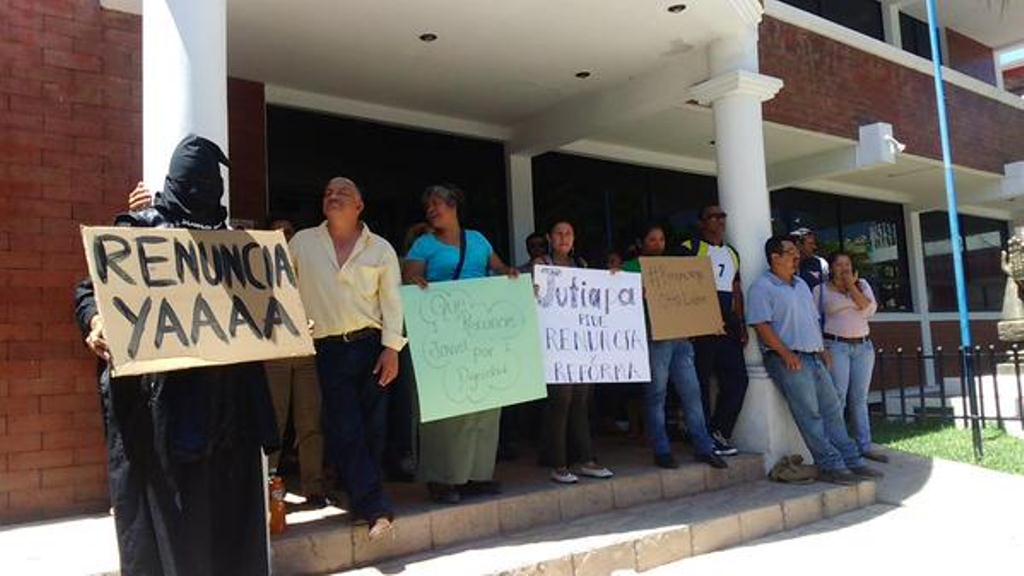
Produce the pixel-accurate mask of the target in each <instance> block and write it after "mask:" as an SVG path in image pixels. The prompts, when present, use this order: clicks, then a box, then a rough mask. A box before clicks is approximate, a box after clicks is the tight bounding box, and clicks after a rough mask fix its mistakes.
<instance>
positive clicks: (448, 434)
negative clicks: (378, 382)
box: [404, 185, 518, 504]
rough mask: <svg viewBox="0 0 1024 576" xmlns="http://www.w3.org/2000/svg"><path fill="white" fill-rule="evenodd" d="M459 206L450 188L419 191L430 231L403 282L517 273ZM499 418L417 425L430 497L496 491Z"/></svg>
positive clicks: (409, 260) (491, 414) (480, 415)
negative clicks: (464, 219)
mask: <svg viewBox="0 0 1024 576" xmlns="http://www.w3.org/2000/svg"><path fill="white" fill-rule="evenodd" d="M462 204H463V194H462V191H461V190H459V189H458V188H456V187H454V186H450V185H444V186H430V187H429V188H427V189H426V191H425V192H424V193H423V206H424V208H425V209H426V213H427V221H428V222H429V223H430V226H431V228H432V231H431V232H430V233H428V234H424V235H423V236H420V237H419V239H417V240H416V242H415V243H414V244H413V245H412V249H411V250H409V253H408V254H407V255H406V257H405V271H404V272H405V277H406V282H407V283H414V284H417V285H418V286H420V287H421V288H424V289H426V288H427V286H428V282H445V281H450V280H465V279H469V278H483V277H485V276H487V275H488V273H489V272H494V273H496V274H507V275H509V276H510V277H513V278H515V277H516V276H517V275H518V272H517V271H516V270H515V269H514V268H510V267H509V266H506V265H505V263H504V262H502V260H501V258H500V257H498V255H497V254H495V253H494V249H493V248H491V243H490V242H488V241H487V238H485V237H484V235H483V234H480V233H479V232H477V231H475V230H466V229H464V228H463V227H462V224H461V223H460V222H459V209H460V208H461V207H462ZM411 345H412V346H415V345H416V343H415V342H413V343H412V344H411ZM500 418H501V409H494V410H484V411H482V412H476V413H473V414H466V415H463V416H456V417H453V418H446V419H444V420H438V421H434V422H427V423H423V424H420V462H419V477H420V480H421V481H423V482H426V483H427V489H428V490H430V495H431V498H433V499H434V500H435V501H437V502H444V503H449V504H454V503H457V502H459V500H461V498H462V496H463V495H471V494H495V493H498V492H499V491H500V488H499V486H498V483H497V482H495V481H494V479H493V478H494V463H495V457H496V455H497V450H498V422H499V420H500Z"/></svg>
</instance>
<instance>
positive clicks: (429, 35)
mask: <svg viewBox="0 0 1024 576" xmlns="http://www.w3.org/2000/svg"><path fill="white" fill-rule="evenodd" d="M420 40H422V41H424V42H433V41H434V40H437V34H433V33H430V32H427V33H426V34H420Z"/></svg>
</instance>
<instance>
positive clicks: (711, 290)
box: [640, 256, 724, 340]
mask: <svg viewBox="0 0 1024 576" xmlns="http://www.w3.org/2000/svg"><path fill="white" fill-rule="evenodd" d="M640 269H641V270H642V271H643V278H644V292H645V294H646V296H647V309H648V312H649V314H650V318H651V334H652V335H653V337H652V338H651V339H652V340H674V339H676V338H689V337H691V336H702V335H704V334H722V333H723V332H724V330H723V322H722V311H721V310H720V309H719V307H718V292H717V291H716V289H715V279H714V275H713V272H712V270H711V259H710V258H708V257H707V256H698V257H693V258H684V257H677V256H659V257H655V258H640Z"/></svg>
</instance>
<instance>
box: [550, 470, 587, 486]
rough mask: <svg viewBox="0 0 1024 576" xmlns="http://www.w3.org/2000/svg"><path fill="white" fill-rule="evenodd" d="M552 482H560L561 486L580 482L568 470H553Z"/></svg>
mask: <svg viewBox="0 0 1024 576" xmlns="http://www.w3.org/2000/svg"><path fill="white" fill-rule="evenodd" d="M551 480H553V481H555V482H558V483H559V484H575V483H577V482H579V481H580V479H579V478H578V477H577V476H576V475H575V474H573V473H572V472H569V471H568V470H552V471H551Z"/></svg>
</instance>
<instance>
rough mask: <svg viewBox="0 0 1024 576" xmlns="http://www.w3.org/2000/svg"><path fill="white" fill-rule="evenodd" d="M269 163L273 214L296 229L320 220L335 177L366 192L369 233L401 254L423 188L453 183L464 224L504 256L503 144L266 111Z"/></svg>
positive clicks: (290, 111)
mask: <svg viewBox="0 0 1024 576" xmlns="http://www.w3.org/2000/svg"><path fill="white" fill-rule="evenodd" d="M267 159H268V166H269V168H268V173H269V190H270V193H269V196H270V211H271V213H272V214H275V215H280V216H282V217H287V218H291V219H293V220H294V221H295V224H296V226H297V227H298V228H305V227H308V226H315V225H317V224H319V223H320V222H321V221H322V220H323V214H322V213H321V208H320V206H321V198H322V195H323V190H324V185H325V184H326V183H327V181H328V180H329V179H330V178H331V177H333V176H347V177H349V178H351V179H352V180H354V181H355V182H356V183H357V184H358V185H359V187H360V189H361V190H362V192H363V196H364V199H365V201H366V210H365V212H364V217H365V219H366V221H367V223H368V225H369V226H370V228H371V229H372V230H373V231H374V232H376V233H378V234H380V235H382V236H384V237H385V238H387V239H388V241H390V242H391V244H392V245H393V246H394V247H395V249H396V250H398V251H399V252H401V250H402V244H403V241H404V237H405V231H406V229H408V227H409V226H411V225H413V224H415V223H417V222H421V221H423V219H424V216H423V208H422V206H421V204H420V198H421V195H422V193H423V190H424V189H425V188H426V187H427V186H428V185H430V184H438V183H442V182H451V183H453V184H456V185H458V186H459V187H461V188H462V189H463V190H465V192H466V204H467V206H466V210H465V212H464V214H463V215H462V220H463V223H464V224H465V225H466V226H467V227H469V228H473V229H476V230H479V231H480V232H481V233H483V234H484V235H485V236H486V237H487V239H488V240H490V241H491V243H492V244H493V245H494V248H495V250H497V251H498V253H499V254H501V256H502V258H507V255H508V246H509V243H508V242H509V240H508V238H509V234H508V203H507V197H506V192H505V191H506V180H505V155H504V148H503V146H502V144H500V143H497V142H490V141H486V140H476V139H472V138H465V137H461V136H451V135H447V134H439V133H434V132H424V131H419V130H410V129H405V128H398V127H395V126H387V125H383V124H375V123H372V122H366V121H363V120H355V119H352V118H341V117H337V116H330V115H326V114H319V113H314V112H307V111H302V110H295V109H291V108H284V107H280V106H268V107H267Z"/></svg>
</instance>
